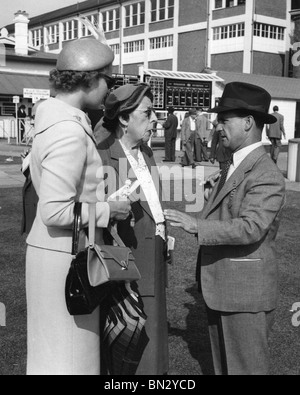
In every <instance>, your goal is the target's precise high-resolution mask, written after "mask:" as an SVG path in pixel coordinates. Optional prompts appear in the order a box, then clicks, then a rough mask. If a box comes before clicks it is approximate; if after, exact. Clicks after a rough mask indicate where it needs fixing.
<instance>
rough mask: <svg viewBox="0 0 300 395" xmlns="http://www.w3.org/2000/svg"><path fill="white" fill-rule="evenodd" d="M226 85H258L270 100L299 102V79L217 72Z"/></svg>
mask: <svg viewBox="0 0 300 395" xmlns="http://www.w3.org/2000/svg"><path fill="white" fill-rule="evenodd" d="M217 75H218V76H219V77H221V78H222V79H223V80H224V81H225V83H226V84H228V83H229V82H234V81H239V82H246V83H248V84H253V85H259V86H261V87H262V88H264V89H265V90H266V91H268V92H269V93H270V95H271V96H272V99H282V100H299V101H300V79H298V78H286V77H273V76H267V75H258V74H242V73H240V74H239V73H233V72H229V71H218V72H217Z"/></svg>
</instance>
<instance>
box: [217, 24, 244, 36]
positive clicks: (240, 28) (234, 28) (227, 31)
mask: <svg viewBox="0 0 300 395" xmlns="http://www.w3.org/2000/svg"><path fill="white" fill-rule="evenodd" d="M244 36H245V23H236V24H235V25H228V26H219V27H215V28H214V29H213V39H214V40H225V39H227V38H234V37H244Z"/></svg>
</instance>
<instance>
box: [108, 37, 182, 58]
mask: <svg viewBox="0 0 300 395" xmlns="http://www.w3.org/2000/svg"><path fill="white" fill-rule="evenodd" d="M149 46H150V49H161V48H170V47H173V46H174V39H173V36H172V35H170V36H163V37H155V38H150V40H149ZM111 49H112V50H113V51H114V53H115V54H116V55H119V54H120V44H113V45H111ZM144 50H145V40H137V41H130V42H126V43H124V53H133V52H141V51H144Z"/></svg>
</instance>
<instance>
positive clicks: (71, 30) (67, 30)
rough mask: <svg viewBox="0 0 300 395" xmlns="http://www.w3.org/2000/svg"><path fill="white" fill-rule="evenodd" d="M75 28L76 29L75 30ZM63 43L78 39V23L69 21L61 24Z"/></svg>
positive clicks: (72, 20)
mask: <svg viewBox="0 0 300 395" xmlns="http://www.w3.org/2000/svg"><path fill="white" fill-rule="evenodd" d="M75 26H76V28H75ZM63 36H64V39H63V41H70V40H75V39H77V38H78V37H79V22H78V21H76V20H74V19H71V20H69V21H64V22H63Z"/></svg>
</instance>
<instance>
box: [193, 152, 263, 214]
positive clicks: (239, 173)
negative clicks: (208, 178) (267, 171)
mask: <svg viewBox="0 0 300 395" xmlns="http://www.w3.org/2000/svg"><path fill="white" fill-rule="evenodd" d="M263 155H266V150H265V148H264V147H263V146H262V147H258V148H256V149H255V150H254V151H252V152H251V153H250V154H249V155H248V156H247V157H246V158H245V159H244V160H243V162H242V163H241V164H240V166H239V167H238V168H237V169H236V170H235V172H234V173H233V174H232V175H231V177H230V178H229V180H228V181H227V182H226V184H225V185H224V187H223V188H222V190H221V191H220V192H219V195H218V196H217V197H216V193H217V190H218V184H216V186H215V188H214V190H213V192H212V195H211V196H210V199H209V201H208V203H207V205H206V206H205V208H204V210H203V212H202V214H201V218H207V216H208V215H209V214H210V213H211V212H212V211H214V209H215V208H216V207H217V206H218V205H219V204H220V203H221V202H222V200H223V199H224V198H225V197H226V196H227V195H228V194H229V193H230V192H231V191H232V190H234V189H236V188H237V187H238V186H239V185H240V184H241V183H242V182H243V181H244V179H245V175H246V174H247V173H249V172H250V171H251V170H252V169H253V167H254V165H255V164H256V162H257V161H258V160H259V159H260V158H261V157H262V156H263Z"/></svg>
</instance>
